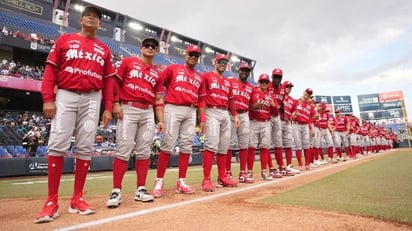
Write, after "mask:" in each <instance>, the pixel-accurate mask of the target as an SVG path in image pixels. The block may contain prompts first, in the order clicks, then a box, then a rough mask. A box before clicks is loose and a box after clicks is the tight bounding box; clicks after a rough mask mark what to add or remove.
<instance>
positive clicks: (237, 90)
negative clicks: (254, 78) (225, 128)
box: [228, 77, 254, 111]
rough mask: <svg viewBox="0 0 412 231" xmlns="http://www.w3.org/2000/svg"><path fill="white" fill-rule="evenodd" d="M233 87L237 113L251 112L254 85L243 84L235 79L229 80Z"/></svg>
mask: <svg viewBox="0 0 412 231" xmlns="http://www.w3.org/2000/svg"><path fill="white" fill-rule="evenodd" d="M228 80H229V82H230V84H231V85H232V91H233V99H234V100H235V106H236V110H237V111H249V107H250V105H251V104H250V101H251V96H252V92H253V88H254V87H253V85H252V84H251V83H249V82H246V83H242V82H240V81H239V80H238V79H236V78H234V77H230V78H228Z"/></svg>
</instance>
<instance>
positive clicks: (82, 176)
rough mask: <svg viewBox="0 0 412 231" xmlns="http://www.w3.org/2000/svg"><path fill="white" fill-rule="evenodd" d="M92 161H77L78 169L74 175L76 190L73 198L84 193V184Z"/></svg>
mask: <svg viewBox="0 0 412 231" xmlns="http://www.w3.org/2000/svg"><path fill="white" fill-rule="evenodd" d="M89 166H90V160H82V159H79V158H77V159H76V169H75V173H74V190H73V196H76V195H81V194H82V193H83V188H84V183H85V182H86V177H87V173H88V172H89Z"/></svg>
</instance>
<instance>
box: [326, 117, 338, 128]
mask: <svg viewBox="0 0 412 231" xmlns="http://www.w3.org/2000/svg"><path fill="white" fill-rule="evenodd" d="M328 124H329V125H330V126H331V127H332V128H335V129H336V119H335V117H333V116H331V115H329V120H328Z"/></svg>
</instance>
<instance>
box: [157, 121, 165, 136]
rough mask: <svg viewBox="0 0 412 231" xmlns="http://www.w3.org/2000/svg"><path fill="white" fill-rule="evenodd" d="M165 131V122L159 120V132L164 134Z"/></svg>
mask: <svg viewBox="0 0 412 231" xmlns="http://www.w3.org/2000/svg"><path fill="white" fill-rule="evenodd" d="M164 131H165V123H164V122H158V123H157V132H158V133H160V134H163V132H164Z"/></svg>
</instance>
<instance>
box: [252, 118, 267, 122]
mask: <svg viewBox="0 0 412 231" xmlns="http://www.w3.org/2000/svg"><path fill="white" fill-rule="evenodd" d="M252 121H257V122H268V121H270V119H253V120H252Z"/></svg>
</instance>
